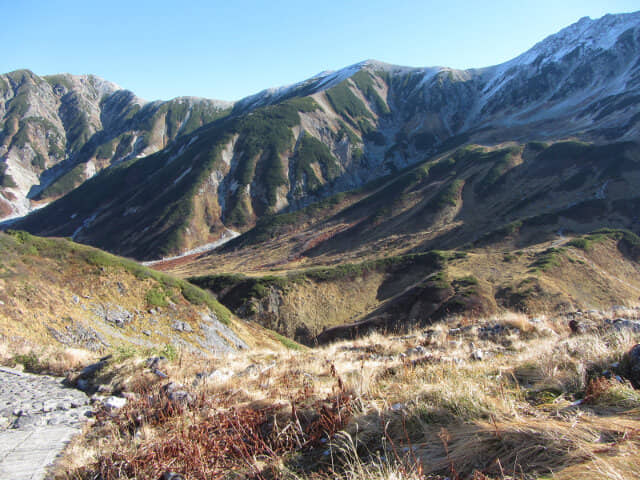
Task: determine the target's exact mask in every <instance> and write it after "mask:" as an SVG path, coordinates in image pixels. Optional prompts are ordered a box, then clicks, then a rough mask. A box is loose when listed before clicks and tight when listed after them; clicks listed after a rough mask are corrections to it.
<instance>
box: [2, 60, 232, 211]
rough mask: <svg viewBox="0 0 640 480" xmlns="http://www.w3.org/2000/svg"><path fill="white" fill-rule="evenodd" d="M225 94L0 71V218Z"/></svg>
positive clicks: (152, 148) (185, 127) (213, 112)
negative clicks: (160, 96) (182, 93)
mask: <svg viewBox="0 0 640 480" xmlns="http://www.w3.org/2000/svg"><path fill="white" fill-rule="evenodd" d="M231 106H232V104H231V103H230V102H220V101H215V100H207V99H200V98H191V97H184V98H176V99H174V100H171V101H168V102H159V101H157V102H147V101H145V100H142V99H140V98H138V97H136V96H135V95H134V94H133V93H132V92H129V91H127V90H124V89H122V88H120V87H119V86H117V85H115V84H113V83H111V82H108V81H105V80H103V79H101V78H98V77H96V76H94V75H82V76H77V75H69V74H62V75H52V76H45V77H39V76H37V75H35V74H34V73H33V72H30V71H28V70H18V71H15V72H11V73H8V74H5V75H0V219H1V218H10V217H13V216H19V215H24V214H26V213H27V212H28V211H29V210H31V209H32V208H35V207H37V206H40V205H43V204H44V203H47V202H49V201H51V200H53V199H55V198H58V197H60V196H62V195H63V194H65V193H67V192H68V191H70V190H71V189H73V188H74V187H76V186H78V185H79V184H81V183H82V182H83V181H84V180H86V179H87V178H90V177H92V176H93V175H94V174H95V173H96V172H98V171H100V170H101V169H103V168H104V167H107V166H109V165H112V164H115V163H118V162H121V161H124V160H127V159H130V158H139V157H142V156H146V155H149V154H151V153H153V152H156V151H158V150H162V149H163V148H165V147H166V146H167V145H169V144H170V143H171V142H172V141H173V140H174V139H175V138H176V137H178V136H179V135H183V134H187V133H190V132H191V131H193V130H195V129H196V128H198V127H200V126H201V125H204V124H206V123H209V122H211V121H212V120H214V119H216V118H218V117H220V116H223V115H225V114H226V113H228V111H230V108H231Z"/></svg>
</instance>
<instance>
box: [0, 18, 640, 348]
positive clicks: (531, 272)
mask: <svg viewBox="0 0 640 480" xmlns="http://www.w3.org/2000/svg"><path fill="white" fill-rule="evenodd" d="M2 78H3V79H4V80H3V81H4V85H5V87H3V90H2V92H3V98H5V102H4V104H3V106H2V110H1V111H2V112H3V118H4V121H3V122H4V123H3V136H2V139H3V145H4V147H3V148H4V152H6V153H4V154H3V161H4V163H3V177H2V185H3V188H2V195H3V197H2V198H3V199H4V202H5V203H4V205H5V207H4V208H5V210H4V211H5V214H6V215H7V216H8V217H10V216H11V215H17V214H18V213H21V212H24V211H26V210H28V209H33V208H34V207H43V208H39V209H37V210H36V211H33V212H32V213H30V214H29V215H27V216H25V217H23V218H14V219H9V220H6V221H5V222H4V225H5V227H11V228H15V229H22V230H27V231H29V232H31V233H33V234H37V235H45V236H62V237H72V239H73V240H76V241H77V242H80V243H86V244H89V245H93V246H96V247H99V248H101V249H104V250H107V251H110V252H113V253H117V254H120V255H124V256H128V257H133V258H135V259H137V260H146V261H151V263H152V265H153V267H154V268H156V269H160V270H167V271H170V272H171V273H174V274H177V275H178V276H180V277H182V278H189V279H190V280H191V281H193V282H194V283H196V284H197V285H199V286H200V287H203V288H206V289H208V290H210V291H212V292H214V293H215V294H216V296H217V297H218V298H219V299H220V300H221V301H222V303H223V304H225V305H226V306H227V307H228V308H230V309H231V310H232V311H233V312H234V313H235V314H237V315H239V316H240V317H243V318H245V319H249V320H255V321H258V322H259V323H261V324H262V325H263V326H266V327H268V328H271V329H274V330H276V331H278V332H279V333H281V334H284V335H287V336H289V337H293V338H295V339H296V340H298V341H300V342H303V343H307V344H313V343H314V342H317V341H325V340H330V339H332V338H335V337H336V336H337V337H341V336H344V335H350V334H353V333H354V332H356V331H358V330H363V329H367V328H369V327H376V328H377V327H381V328H382V327H384V328H396V327H398V326H400V325H412V324H415V323H420V322H428V321H432V320H433V319H434V318H439V317H443V316H446V315H449V314H451V313H455V312H458V313H460V312H465V311H473V312H475V313H476V314H479V313H482V314H491V313H492V312H497V311H500V310H502V309H516V310H523V311H527V312H537V311H556V310H567V309H573V308H590V307H597V308H604V307H606V306H610V305H611V304H620V303H626V302H628V301H630V299H632V298H635V297H636V296H637V291H638V289H640V269H639V268H638V264H637V262H638V259H640V239H639V238H638V237H637V236H636V235H635V233H638V232H639V231H640V218H639V217H638V207H640V196H638V193H637V190H638V189H637V186H638V185H639V184H640V145H639V144H638V138H639V135H640V113H639V112H640V108H638V104H639V102H640V12H636V13H631V14H620V15H607V16H604V17H602V18H600V19H597V20H591V19H589V18H583V19H581V20H579V21H578V22H577V23H575V24H573V25H571V26H569V27H567V28H565V29H564V30H562V31H560V32H559V33H557V34H555V35H552V36H550V37H548V38H546V39H544V40H543V41H541V42H540V43H538V44H537V45H535V46H534V47H533V48H531V49H530V50H528V51H527V52H525V53H523V54H522V55H520V56H518V57H516V58H514V59H513V60H510V61H508V62H506V63H504V64H501V65H496V66H492V67H487V68H480V69H470V70H454V69H450V68H446V67H430V68H409V67H400V66H394V65H389V64H384V63H381V62H377V61H373V60H369V61H365V62H362V63H359V64H356V65H353V66H350V67H347V68H345V69H342V70H340V71H337V72H323V73H321V74H318V75H316V76H314V77H312V78H311V79H308V80H305V81H303V82H300V83H297V84H294V85H290V86H287V87H281V88H276V89H268V90H264V91H262V92H260V93H258V94H256V95H253V96H251V97H247V98H245V99H243V100H240V101H239V102H236V103H233V104H231V103H223V102H219V101H213V100H203V99H194V98H180V99H175V100H171V101H169V102H151V103H149V102H144V101H143V100H140V99H138V98H137V97H135V95H134V94H132V93H131V92H127V91H124V90H121V89H119V88H118V87H116V86H115V85H113V84H110V83H108V82H105V81H102V80H100V79H97V78H96V77H92V76H88V77H73V76H68V75H62V76H52V77H43V78H39V77H37V76H35V75H34V74H32V73H30V72H26V71H21V72H13V73H11V74H8V75H5V76H4V77H2ZM2 85H3V84H2V83H0V86H2ZM50 201H51V203H48V204H47V202H50ZM45 204H47V205H46V206H44V205H45ZM8 217H7V218H8ZM634 232H635V233H634ZM223 244H224V245H223ZM221 245H222V246H221ZM159 259H164V260H161V261H158V260H159ZM154 261H155V262H154ZM229 272H234V273H233V274H229ZM620 272H624V273H620ZM240 274H248V275H249V276H248V277H245V276H243V275H240ZM327 299H331V300H330V301H327Z"/></svg>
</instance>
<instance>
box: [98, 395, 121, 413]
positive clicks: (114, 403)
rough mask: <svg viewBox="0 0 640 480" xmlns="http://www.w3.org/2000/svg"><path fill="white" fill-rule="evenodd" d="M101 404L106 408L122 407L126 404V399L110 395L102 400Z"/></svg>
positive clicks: (115, 408)
mask: <svg viewBox="0 0 640 480" xmlns="http://www.w3.org/2000/svg"><path fill="white" fill-rule="evenodd" d="M103 404H104V406H105V408H106V409H107V410H117V409H119V408H122V407H124V406H125V405H126V404H127V399H126V398H122V397H114V396H111V397H108V398H107V399H106V400H105V401H104V402H103Z"/></svg>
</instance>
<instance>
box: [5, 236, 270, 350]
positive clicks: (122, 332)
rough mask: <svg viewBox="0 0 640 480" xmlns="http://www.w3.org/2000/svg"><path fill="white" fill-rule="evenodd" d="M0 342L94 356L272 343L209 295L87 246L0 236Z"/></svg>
mask: <svg viewBox="0 0 640 480" xmlns="http://www.w3.org/2000/svg"><path fill="white" fill-rule="evenodd" d="M0 258H2V262H1V263H0V337H1V338H2V340H3V342H9V343H14V344H18V343H20V342H27V343H29V344H33V345H54V344H61V345H62V346H67V347H79V348H85V349H89V350H93V351H96V352H102V353H105V352H113V351H114V350H116V349H118V348H134V349H135V348H139V349H143V350H144V349H160V350H161V349H163V348H164V347H166V346H167V345H170V346H171V347H170V348H174V349H185V350H187V351H189V350H191V351H194V352H200V353H206V354H208V353H214V352H222V351H234V350H237V349H246V348H248V347H251V346H255V345H258V344H262V345H274V344H277V341H274V340H273V339H272V338H271V337H269V335H268V334H266V333H264V332H263V331H262V330H261V329H257V328H255V327H249V326H247V325H245V324H244V323H243V322H241V321H239V320H237V319H236V318H235V317H234V315H233V314H232V313H231V312H230V311H229V310H228V309H227V308H225V307H224V306H222V305H221V304H220V303H218V302H217V300H216V299H215V298H214V297H213V296H212V295H211V294H209V293H208V292H206V291H203V290H201V289H199V288H198V287H196V286H194V285H192V284H190V283H188V282H186V281H185V280H181V279H179V278H175V277H172V276H170V275H167V274H163V273H159V272H156V271H153V270H150V269H147V268H145V267H142V266H140V265H139V264H138V263H136V262H133V261H131V260H126V259H124V258H120V257H116V256H113V255H111V254H108V253H105V252H102V251H100V250H97V249H95V248H92V247H87V246H83V245H79V244H76V243H73V242H70V241H68V240H64V239H58V238H40V237H34V236H31V235H29V234H27V233H25V232H10V233H8V234H7V233H0Z"/></svg>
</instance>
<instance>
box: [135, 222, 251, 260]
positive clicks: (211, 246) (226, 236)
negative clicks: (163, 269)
mask: <svg viewBox="0 0 640 480" xmlns="http://www.w3.org/2000/svg"><path fill="white" fill-rule="evenodd" d="M239 235H240V232H236V231H235V230H231V229H230V228H225V231H224V232H222V236H221V237H220V239H219V240H216V241H215V242H211V243H207V244H205V245H200V246H199V247H196V248H193V249H191V250H188V251H186V252H184V253H181V254H180V255H176V256H174V257H163V258H162V259H160V260H151V261H149V262H142V265H144V266H145V267H147V266H150V265H155V264H157V263H161V262H168V261H171V260H177V259H179V258H184V257H188V256H189V255H195V254H196V253H204V252H209V251H211V250H215V249H216V248H218V247H220V246H222V245H224V244H225V243H227V242H228V241H230V240H233V239H234V238H236V237H237V236H239Z"/></svg>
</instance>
